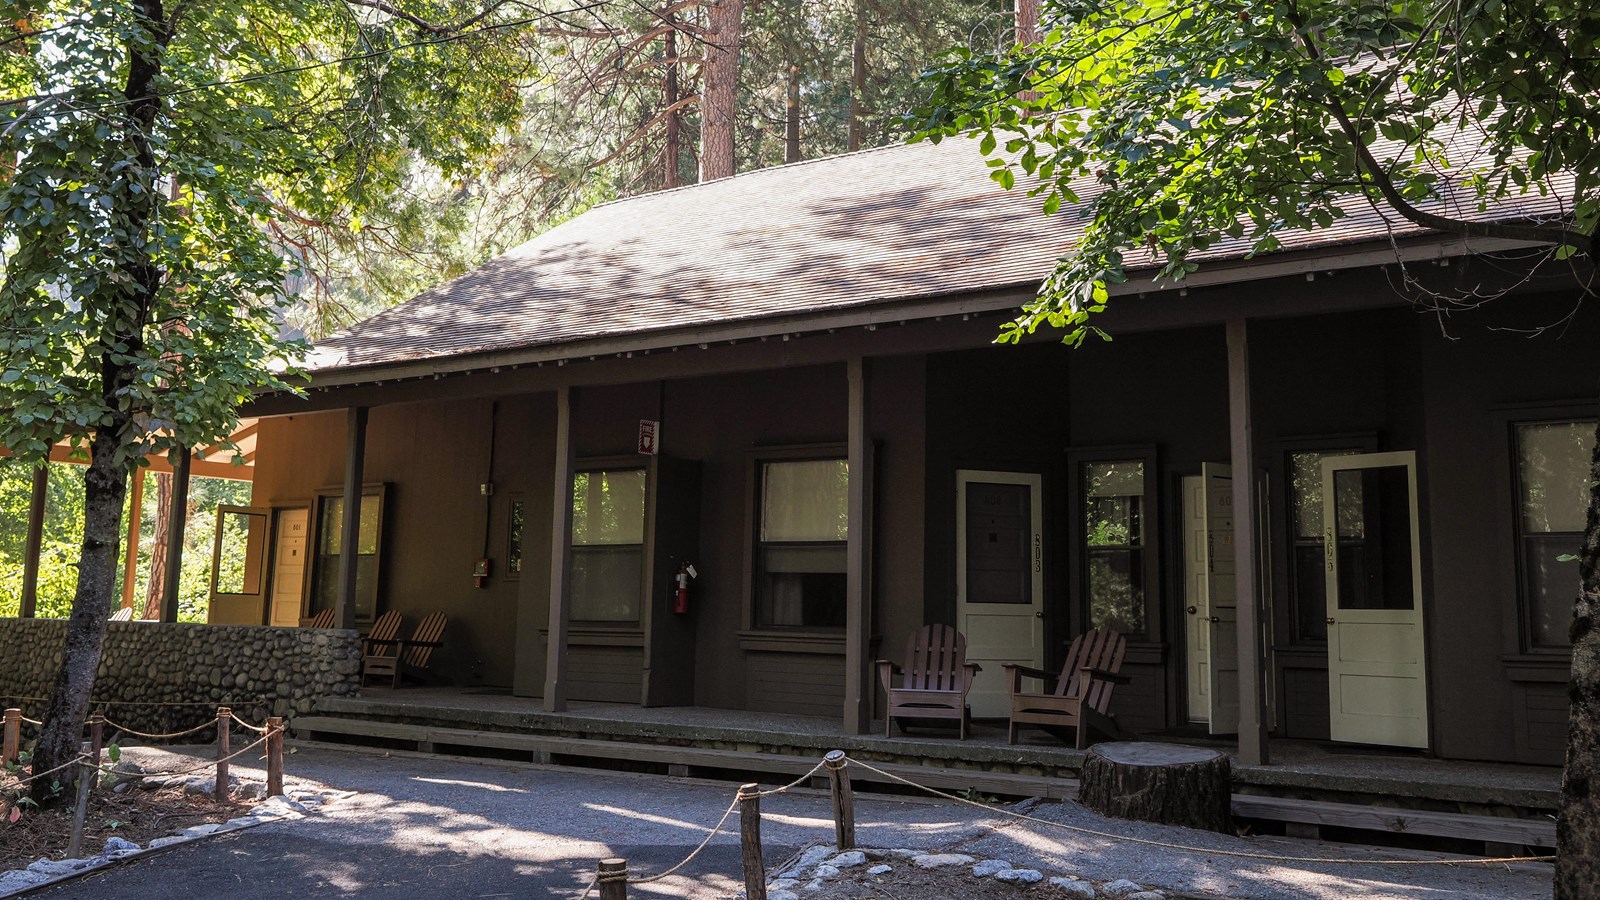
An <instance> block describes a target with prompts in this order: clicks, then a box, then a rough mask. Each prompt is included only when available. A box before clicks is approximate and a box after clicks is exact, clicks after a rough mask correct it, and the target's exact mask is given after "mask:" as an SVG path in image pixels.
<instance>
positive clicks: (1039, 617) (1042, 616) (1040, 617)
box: [1033, 611, 1044, 619]
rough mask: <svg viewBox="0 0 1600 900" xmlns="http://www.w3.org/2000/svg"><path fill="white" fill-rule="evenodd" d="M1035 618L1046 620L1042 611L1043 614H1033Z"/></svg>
mask: <svg viewBox="0 0 1600 900" xmlns="http://www.w3.org/2000/svg"><path fill="white" fill-rule="evenodd" d="M1033 617H1034V618H1035V619H1042V618H1044V613H1043V612H1042V611H1041V612H1036V613H1034V614H1033Z"/></svg>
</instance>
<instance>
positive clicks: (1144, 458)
mask: <svg viewBox="0 0 1600 900" xmlns="http://www.w3.org/2000/svg"><path fill="white" fill-rule="evenodd" d="M1097 462H1139V463H1143V465H1144V493H1143V495H1141V503H1142V505H1143V508H1142V509H1141V510H1140V516H1141V517H1142V518H1143V522H1142V523H1141V525H1140V534H1141V536H1142V537H1143V539H1144V542H1143V543H1142V544H1141V545H1140V546H1139V549H1140V551H1141V552H1142V553H1143V554H1144V558H1143V559H1142V560H1141V566H1140V568H1141V569H1142V570H1143V578H1144V631H1142V632H1140V633H1138V634H1124V635H1123V636H1124V637H1126V638H1127V640H1128V643H1129V644H1130V645H1136V644H1145V645H1160V644H1162V643H1163V642H1164V641H1165V635H1166V624H1167V623H1166V619H1167V617H1166V615H1165V603H1164V602H1163V601H1164V600H1165V597H1166V594H1167V586H1166V585H1165V584H1163V583H1162V582H1161V573H1162V565H1161V553H1162V548H1163V546H1164V537H1165V535H1163V534H1162V531H1161V529H1162V527H1163V525H1162V509H1161V505H1160V503H1161V484H1160V482H1161V475H1162V470H1161V467H1160V466H1161V457H1160V453H1159V452H1158V448H1157V447H1156V445H1154V444H1136V445H1130V446H1119V447H1075V448H1072V449H1070V450H1068V451H1067V473H1066V474H1067V479H1066V480H1067V541H1068V547H1067V571H1068V578H1067V585H1068V587H1067V597H1068V600H1069V601H1070V609H1071V612H1070V619H1071V621H1072V623H1073V625H1074V628H1073V629H1072V630H1073V633H1082V632H1084V631H1087V630H1088V629H1090V628H1092V627H1094V619H1093V612H1092V610H1091V609H1090V598H1089V558H1090V555H1091V554H1090V552H1089V546H1088V537H1089V536H1088V525H1087V521H1086V515H1087V512H1088V505H1087V501H1088V494H1087V491H1085V489H1084V484H1083V467H1084V466H1085V465H1086V464H1089V463H1097Z"/></svg>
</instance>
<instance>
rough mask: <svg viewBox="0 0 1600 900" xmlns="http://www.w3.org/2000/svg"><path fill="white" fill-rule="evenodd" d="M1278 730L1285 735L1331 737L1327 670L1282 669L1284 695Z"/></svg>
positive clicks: (1322, 739) (1311, 738)
mask: <svg viewBox="0 0 1600 900" xmlns="http://www.w3.org/2000/svg"><path fill="white" fill-rule="evenodd" d="M1278 729H1279V733H1280V734H1282V735H1283V736H1284V737H1292V738H1305V739H1309V740H1318V741H1325V740H1327V739H1328V670H1327V669H1326V668H1322V669H1314V668H1297V667H1290V666H1285V667H1284V669H1283V694H1282V695H1281V696H1280V698H1279V700H1278Z"/></svg>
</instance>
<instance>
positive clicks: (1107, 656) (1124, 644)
mask: <svg viewBox="0 0 1600 900" xmlns="http://www.w3.org/2000/svg"><path fill="white" fill-rule="evenodd" d="M1127 650H1128V641H1127V639H1126V638H1124V637H1123V636H1122V635H1121V634H1120V633H1118V632H1117V631H1116V629H1113V628H1091V629H1089V630H1088V631H1085V632H1084V633H1083V634H1080V635H1078V636H1077V637H1075V638H1073V639H1072V646H1071V647H1068V648H1067V661H1066V664H1065V665H1063V666H1062V667H1061V677H1060V678H1059V679H1057V680H1056V694H1057V695H1058V696H1062V697H1076V696H1077V695H1078V682H1079V679H1078V670H1079V669H1082V668H1083V667H1085V666H1088V667H1089V668H1091V669H1104V670H1105V671H1107V672H1110V673H1112V674H1118V673H1120V672H1121V670H1122V657H1123V654H1125V653H1126V652H1127ZM1114 687H1116V685H1114V684H1112V683H1111V682H1109V681H1104V680H1101V681H1096V682H1093V683H1092V684H1091V685H1090V687H1089V696H1087V697H1082V698H1080V699H1081V700H1082V701H1083V705H1085V706H1087V707H1089V708H1090V709H1093V710H1096V711H1098V712H1105V711H1106V710H1107V709H1108V708H1109V707H1110V706H1111V689H1112V688H1114Z"/></svg>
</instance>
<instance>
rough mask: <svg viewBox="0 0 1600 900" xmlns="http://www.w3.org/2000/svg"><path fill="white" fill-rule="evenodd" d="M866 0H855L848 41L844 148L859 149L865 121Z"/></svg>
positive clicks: (862, 138) (864, 132)
mask: <svg viewBox="0 0 1600 900" xmlns="http://www.w3.org/2000/svg"><path fill="white" fill-rule="evenodd" d="M866 2H867V0H856V4H855V6H856V32H855V37H854V38H852V39H851V41H850V124H849V126H848V127H847V129H846V132H845V149H847V150H860V149H861V144H862V142H863V140H864V139H865V134H866V130H867V129H866V123H865V122H863V121H862V114H863V113H864V112H865V111H866V105H867V11H866Z"/></svg>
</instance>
